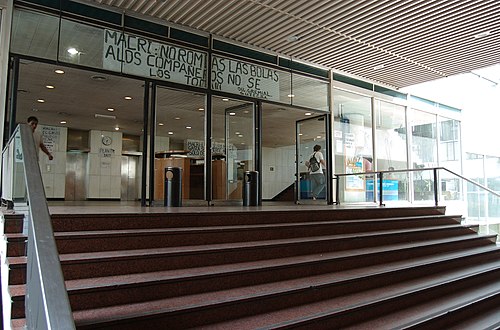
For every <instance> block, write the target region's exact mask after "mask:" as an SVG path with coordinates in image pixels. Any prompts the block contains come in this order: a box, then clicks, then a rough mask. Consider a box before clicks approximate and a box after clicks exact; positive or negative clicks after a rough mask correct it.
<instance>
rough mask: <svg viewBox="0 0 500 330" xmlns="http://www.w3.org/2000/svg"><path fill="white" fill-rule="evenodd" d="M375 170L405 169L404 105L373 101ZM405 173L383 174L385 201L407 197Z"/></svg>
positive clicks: (401, 199)
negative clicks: (375, 151) (375, 147)
mask: <svg viewBox="0 0 500 330" xmlns="http://www.w3.org/2000/svg"><path fill="white" fill-rule="evenodd" d="M375 118H376V119H375V123H376V131H375V134H376V138H375V143H376V145H377V170H379V171H387V170H388V171H391V170H402V169H407V168H408V160H407V155H408V152H407V144H406V112H405V107H404V106H401V105H396V104H392V103H387V102H384V101H380V100H376V101H375ZM408 179H409V177H408V173H406V172H395V173H387V174H384V182H383V184H384V187H383V188H384V201H407V200H408Z"/></svg>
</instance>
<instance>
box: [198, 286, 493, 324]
mask: <svg viewBox="0 0 500 330" xmlns="http://www.w3.org/2000/svg"><path fill="white" fill-rule="evenodd" d="M432 277H435V276H432ZM414 282H415V281H414ZM438 282H439V281H436V283H438ZM426 283H429V281H427V282H426ZM418 289H420V287H419V286H418V285H416V286H415V284H413V283H411V282H405V283H403V284H396V285H391V286H387V287H382V288H377V289H372V290H368V291H363V292H359V293H354V294H351V295H348V296H344V297H340V298H333V299H329V300H325V301H320V302H316V303H312V304H308V305H307V306H294V307H292V308H288V309H284V310H279V311H275V312H271V313H266V315H265V318H261V315H259V316H249V317H245V318H241V319H237V320H232V321H231V320H229V321H227V322H221V323H217V324H213V325H206V326H204V327H203V328H204V329H206V330H209V329H219V330H223V329H241V330H243V329H248V328H249V327H248V325H252V326H251V329H256V328H265V329H275V328H280V327H284V326H287V325H293V324H297V323H298V324H301V323H303V322H306V321H309V322H311V321H312V322H314V319H315V318H320V317H327V316H328V315H331V314H333V313H342V312H349V313H353V314H357V313H359V314H360V315H359V317H356V319H358V320H361V319H364V315H363V311H362V309H360V307H362V306H363V305H365V306H366V305H368V306H369V305H371V304H373V303H376V302H377V301H378V300H384V299H391V298H392V297H394V296H397V295H398V294H405V293H409V292H411V291H412V290H418ZM492 290H496V291H499V288H498V285H497V283H486V284H480V285H477V286H475V287H471V288H468V289H467V290H460V291H456V292H455V293H454V294H452V295H445V296H442V297H441V298H440V299H436V300H430V301H427V302H425V303H423V304H418V305H413V306H412V307H411V308H409V309H405V310H403V311H398V312H394V313H391V314H389V317H387V318H385V317H382V318H381V319H375V320H368V321H366V322H360V323H356V324H353V325H351V326H347V327H345V326H343V327H342V329H346V330H347V329H350V330H354V329H360V330H362V329H386V328H387V325H388V324H390V328H391V329H396V328H401V327H402V326H404V325H405V324H406V323H407V321H409V320H412V319H415V318H418V317H423V316H425V315H428V313H432V312H436V310H440V311H443V310H446V309H451V308H456V306H457V304H460V303H462V304H466V303H468V302H469V301H470V300H471V299H475V298H477V297H481V296H483V295H484V294H487V293H488V292H491V291H492ZM384 291H385V292H384ZM348 301H359V302H361V303H357V304H356V303H355V304H353V305H347V304H346V302H348ZM439 303H440V304H439ZM352 308H358V309H357V310H356V309H353V310H352V311H349V309H352ZM461 329H464V328H461Z"/></svg>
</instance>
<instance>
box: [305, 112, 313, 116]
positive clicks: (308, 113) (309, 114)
mask: <svg viewBox="0 0 500 330" xmlns="http://www.w3.org/2000/svg"><path fill="white" fill-rule="evenodd" d="M311 115H312V112H306V113H305V114H304V116H311Z"/></svg>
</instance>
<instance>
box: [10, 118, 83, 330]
mask: <svg viewBox="0 0 500 330" xmlns="http://www.w3.org/2000/svg"><path fill="white" fill-rule="evenodd" d="M38 152H39V150H38V146H35V142H34V138H33V132H32V130H31V128H30V127H29V126H28V125H26V124H20V125H19V126H17V128H16V130H15V132H14V134H13V135H12V137H11V138H10V140H9V143H8V144H7V146H6V147H5V149H4V150H3V152H2V178H3V179H2V199H3V200H9V201H12V202H14V203H13V204H14V209H15V210H16V206H15V205H16V203H15V202H16V200H25V201H26V203H27V208H26V206H25V207H24V210H25V213H26V214H25V223H26V222H27V235H28V243H27V275H26V299H25V312H26V325H27V328H28V329H75V323H74V320H73V315H72V312H71V307H70V303H69V299H68V293H67V290H66V286H65V283H64V277H63V274H62V270H61V263H60V261H59V254H58V251H57V247H56V243H55V239H54V232H53V229H52V223H51V219H50V214H49V209H48V205H47V199H46V196H45V191H44V186H43V182H42V175H41V172H40V167H39V165H38V157H37V154H38ZM26 203H24V205H26ZM19 204H22V203H19ZM16 211H17V210H16ZM20 211H21V212H22V206H21V208H20ZM25 227H26V226H25ZM5 303H6V302H5Z"/></svg>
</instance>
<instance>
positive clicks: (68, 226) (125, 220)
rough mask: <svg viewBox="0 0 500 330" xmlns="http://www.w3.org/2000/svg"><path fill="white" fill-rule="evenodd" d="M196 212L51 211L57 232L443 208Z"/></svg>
mask: <svg viewBox="0 0 500 330" xmlns="http://www.w3.org/2000/svg"><path fill="white" fill-rule="evenodd" d="M199 209H200V210H199V211H198V212H196V211H195V212H193V211H188V212H186V211H183V210H182V209H179V210H176V211H177V212H176V213H154V209H152V210H151V212H150V213H143V214H141V215H140V221H137V217H138V214H130V213H120V214H52V215H51V219H52V226H53V228H54V231H55V232H58V231H86V230H112V229H144V228H145V226H147V228H165V227H169V228H174V227H206V226H226V225H241V224H245V225H250V224H266V223H293V222H304V219H307V220H308V221H328V220H337V219H338V220H356V219H370V218H372V219H380V218H393V217H403V216H404V217H412V216H413V217H418V216H429V215H433V216H434V215H437V216H439V215H444V213H445V212H444V211H445V208H444V207H401V208H377V207H374V208H370V209H369V212H366V211H365V212H359V209H337V208H334V207H332V209H328V208H326V209H313V210H309V209H306V208H303V207H300V208H299V207H298V208H297V209H295V210H293V211H289V210H288V211H282V210H259V211H258V212H242V211H241V210H238V211H231V210H226V211H223V210H217V211H214V209H213V208H209V209H210V211H209V212H206V211H207V210H206V209H205V208H201V207H200V208H199Z"/></svg>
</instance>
